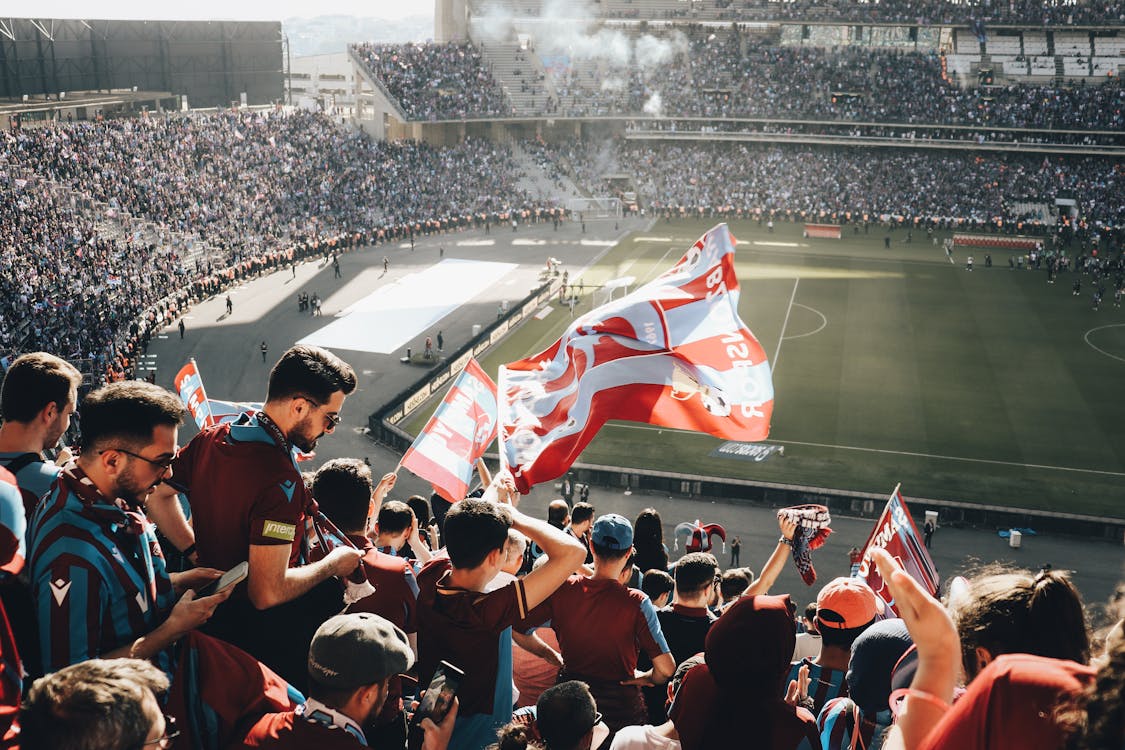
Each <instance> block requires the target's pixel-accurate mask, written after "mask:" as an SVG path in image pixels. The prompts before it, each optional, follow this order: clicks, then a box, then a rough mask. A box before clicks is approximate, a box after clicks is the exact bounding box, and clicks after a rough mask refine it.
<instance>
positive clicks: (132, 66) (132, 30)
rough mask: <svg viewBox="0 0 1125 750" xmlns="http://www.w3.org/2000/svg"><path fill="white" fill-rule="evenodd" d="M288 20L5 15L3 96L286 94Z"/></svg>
mask: <svg viewBox="0 0 1125 750" xmlns="http://www.w3.org/2000/svg"><path fill="white" fill-rule="evenodd" d="M281 42H282V37H281V23H280V22H274V21H269V22H248V21H107V20H60V19H32V18H14V19H0V98H9V99H13V100H17V101H18V100H20V99H22V97H24V96H28V97H42V96H57V95H58V94H59V93H60V92H70V91H108V90H110V89H131V88H133V87H134V86H135V87H137V88H138V89H141V90H151V91H170V92H172V93H173V94H175V95H181V96H186V97H187V98H188V102H189V104H190V106H192V107H226V106H230V104H231V103H232V102H238V101H239V100H240V97H241V94H243V93H245V94H246V99H247V103H248V104H269V103H271V102H275V101H280V100H281V99H282V96H283V79H282V47H281Z"/></svg>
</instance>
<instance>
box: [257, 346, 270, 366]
mask: <svg viewBox="0 0 1125 750" xmlns="http://www.w3.org/2000/svg"><path fill="white" fill-rule="evenodd" d="M258 348H259V349H260V350H261V352H262V361H263V362H265V361H266V355H267V354H269V351H270V348H269V346H268V345H267V344H266V342H265V341H263V342H262V345H261V346H260V347H258Z"/></svg>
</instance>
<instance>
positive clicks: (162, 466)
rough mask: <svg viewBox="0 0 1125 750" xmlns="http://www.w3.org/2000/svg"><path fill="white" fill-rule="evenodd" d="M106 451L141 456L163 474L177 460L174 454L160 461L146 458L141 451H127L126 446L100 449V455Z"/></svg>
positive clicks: (140, 457) (134, 456)
mask: <svg viewBox="0 0 1125 750" xmlns="http://www.w3.org/2000/svg"><path fill="white" fill-rule="evenodd" d="M106 451H117V452H118V453H124V454H125V455H126V456H132V457H133V458H139V459H141V460H142V461H145V462H147V463H149V464H151V465H152V466H153V467H154V468H156V469H157V470H159V471H160V473H161V474H163V473H164V472H166V471H168V469H170V468H172V462H173V461H175V460H176V457H175V456H172V457H171V458H165V459H162V460H160V461H156V460H154V459H151V458H146V457H145V456H142V455H141V454H139V453H133V451H127V450H125V449H124V448H105V449H104V450H100V451H98V455H99V456H100V455H101V454H103V453H105V452H106Z"/></svg>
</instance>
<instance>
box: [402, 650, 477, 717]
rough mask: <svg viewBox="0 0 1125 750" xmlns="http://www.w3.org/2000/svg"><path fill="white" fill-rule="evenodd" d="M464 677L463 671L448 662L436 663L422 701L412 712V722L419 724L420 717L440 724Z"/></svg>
mask: <svg viewBox="0 0 1125 750" xmlns="http://www.w3.org/2000/svg"><path fill="white" fill-rule="evenodd" d="M464 678H465V673H464V672H462V671H461V670H460V669H458V668H457V667H455V666H453V665H452V664H450V663H449V662H447V661H443V662H441V663H440V664H438V668H437V669H436V670H435V671H434V678H433V679H432V680H430V686H429V687H428V688H426V694H425V695H423V696H422V702H421V703H419V704H418V710H417V711H415V712H414V719H413V723H414V724H419V723H421V721H422V719H425V718H429V719H430V720H431V721H433V722H434V723H435V724H440V723H441V720H442V719H444V718H445V715H446V714H447V713H449V708H450V706H452V705H453V697H454V696H455V695H457V688H459V687H460V686H461V680H463V679H464Z"/></svg>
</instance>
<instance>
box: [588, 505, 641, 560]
mask: <svg viewBox="0 0 1125 750" xmlns="http://www.w3.org/2000/svg"><path fill="white" fill-rule="evenodd" d="M590 538H591V540H592V541H593V542H594V544H596V545H598V546H599V547H605V548H606V549H612V550H617V551H619V552H620V551H624V550H627V549H629V548H630V547H632V546H633V524H631V523H629V519H628V518H626V517H625V516H619V515H617V514H616V513H607V514H605V515H604V516H602V517H600V518H599V519H598V520H596V521H594V527H593V529H592V530H591V531H590Z"/></svg>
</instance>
